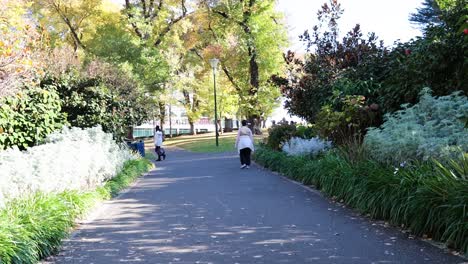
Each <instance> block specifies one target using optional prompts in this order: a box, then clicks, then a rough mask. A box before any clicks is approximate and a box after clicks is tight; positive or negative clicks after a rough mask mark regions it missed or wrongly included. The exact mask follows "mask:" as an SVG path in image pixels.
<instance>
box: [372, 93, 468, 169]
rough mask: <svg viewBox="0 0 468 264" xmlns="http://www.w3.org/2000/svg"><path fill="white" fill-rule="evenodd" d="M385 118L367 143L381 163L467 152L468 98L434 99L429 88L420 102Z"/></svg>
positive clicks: (448, 97)
mask: <svg viewBox="0 0 468 264" xmlns="http://www.w3.org/2000/svg"><path fill="white" fill-rule="evenodd" d="M404 108H405V109H404V110H401V111H397V112H396V113H394V114H392V115H387V116H386V121H385V123H384V124H383V125H382V126H381V127H380V128H372V129H370V130H369V132H368V133H367V136H366V138H365V144H366V145H367V146H368V148H369V151H370V153H371V155H372V156H373V157H374V158H375V159H377V160H379V161H382V162H394V163H400V162H402V161H405V160H406V161H408V160H413V159H418V160H427V159H429V158H431V157H433V158H438V159H447V158H454V157H455V156H457V155H459V154H460V152H467V151H468V130H467V129H466V128H465V123H464V118H466V117H467V116H468V99H467V97H466V96H463V95H461V93H453V94H452V95H449V96H442V97H438V98H436V97H433V96H431V94H430V93H429V91H428V90H427V89H426V90H424V91H423V92H422V94H421V99H420V102H419V103H418V104H416V105H414V106H412V107H409V106H408V105H406V106H404Z"/></svg>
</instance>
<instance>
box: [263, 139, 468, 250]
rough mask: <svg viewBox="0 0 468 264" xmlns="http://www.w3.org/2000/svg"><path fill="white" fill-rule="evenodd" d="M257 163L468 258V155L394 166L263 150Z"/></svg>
mask: <svg viewBox="0 0 468 264" xmlns="http://www.w3.org/2000/svg"><path fill="white" fill-rule="evenodd" d="M254 157H255V161H256V162H257V163H258V164H261V165H263V166H265V167H266V168H269V169H271V170H274V171H278V172H281V173H283V174H284V175H286V176H288V177H290V178H292V179H294V180H297V181H300V182H302V183H304V184H306V185H314V186H315V187H316V188H317V189H320V190H321V191H322V192H324V193H325V194H327V195H328V196H329V197H333V198H334V199H335V200H338V201H342V202H343V203H345V204H347V205H348V206H350V207H352V208H355V209H356V210H357V211H359V212H361V213H362V214H363V215H369V216H370V217H372V218H375V219H383V220H386V221H388V222H389V223H391V224H393V225H395V226H403V227H404V228H405V229H407V230H409V231H410V232H411V233H413V234H415V235H417V236H427V237H428V238H431V239H433V240H438V241H441V242H444V243H445V244H446V245H447V246H448V247H450V248H453V249H457V250H460V251H462V252H464V253H465V254H468V240H467V239H466V238H467V237H468V221H467V217H468V215H467V212H468V206H467V204H468V154H466V153H465V154H464V155H463V156H462V158H458V159H450V160H447V161H446V162H444V163H441V162H439V161H436V160H430V161H426V162H414V163H412V164H411V165H409V164H406V165H403V166H401V167H400V168H399V169H398V170H396V169H395V168H394V167H393V166H390V165H386V164H382V163H380V162H377V161H373V160H366V159H355V160H350V159H348V158H347V157H343V156H342V155H341V154H340V152H338V151H328V152H327V153H325V154H324V155H320V156H318V157H315V158H305V157H296V156H288V155H287V154H286V153H283V152H278V151H273V150H271V149H267V148H265V147H260V148H259V149H257V150H256V152H255V156H254Z"/></svg>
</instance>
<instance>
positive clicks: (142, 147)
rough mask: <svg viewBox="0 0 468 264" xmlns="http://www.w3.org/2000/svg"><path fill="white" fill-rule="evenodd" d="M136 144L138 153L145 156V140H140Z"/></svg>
mask: <svg viewBox="0 0 468 264" xmlns="http://www.w3.org/2000/svg"><path fill="white" fill-rule="evenodd" d="M135 144H136V149H137V150H138V153H140V155H141V156H142V157H144V156H145V142H143V140H140V141H138V142H136V143H135Z"/></svg>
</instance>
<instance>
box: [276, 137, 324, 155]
mask: <svg viewBox="0 0 468 264" xmlns="http://www.w3.org/2000/svg"><path fill="white" fill-rule="evenodd" d="M331 146H332V144H331V141H325V140H322V139H320V138H318V137H314V138H311V139H303V138H299V137H293V138H291V139H290V140H289V141H287V142H286V143H284V144H283V147H282V151H283V152H285V153H287V154H288V155H290V156H306V155H310V156H316V155H318V154H320V153H322V152H324V151H326V150H328V149H330V148H331Z"/></svg>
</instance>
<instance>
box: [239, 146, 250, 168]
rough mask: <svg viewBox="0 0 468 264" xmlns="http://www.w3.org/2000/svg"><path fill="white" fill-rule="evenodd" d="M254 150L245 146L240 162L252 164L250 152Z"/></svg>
mask: <svg viewBox="0 0 468 264" xmlns="http://www.w3.org/2000/svg"><path fill="white" fill-rule="evenodd" d="M251 152H252V150H251V149H250V148H243V149H241V150H240V155H239V156H240V162H241V164H245V165H247V166H250V153H251Z"/></svg>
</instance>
